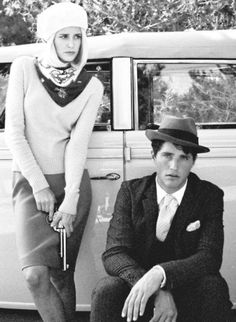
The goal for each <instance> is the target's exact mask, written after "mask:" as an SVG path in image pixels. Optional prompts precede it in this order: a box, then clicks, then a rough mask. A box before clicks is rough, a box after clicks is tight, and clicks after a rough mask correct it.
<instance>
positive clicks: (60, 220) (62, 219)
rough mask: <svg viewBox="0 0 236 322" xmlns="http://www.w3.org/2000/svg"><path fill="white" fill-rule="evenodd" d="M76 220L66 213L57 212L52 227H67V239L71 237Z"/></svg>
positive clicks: (73, 216)
mask: <svg viewBox="0 0 236 322" xmlns="http://www.w3.org/2000/svg"><path fill="white" fill-rule="evenodd" d="M74 220H75V215H70V214H66V213H65V212H61V211H56V212H55V214H54V216H53V220H52V222H51V227H53V228H54V229H56V228H57V227H60V226H61V227H65V230H66V235H67V237H70V236H71V234H72V232H73V222H74Z"/></svg>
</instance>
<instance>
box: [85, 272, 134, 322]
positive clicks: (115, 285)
mask: <svg viewBox="0 0 236 322" xmlns="http://www.w3.org/2000/svg"><path fill="white" fill-rule="evenodd" d="M129 290H130V289H129V287H128V286H127V284H126V283H125V282H124V281H123V280H122V279H121V278H119V277H113V276H107V277H104V278H103V279H101V280H100V281H99V282H98V283H97V285H96V287H95V288H94V290H93V293H92V302H91V314H90V321H91V322H110V321H112V322H120V321H123V319H122V318H121V311H122V307H123V305H124V301H125V299H126V297H127V295H128V293H129Z"/></svg>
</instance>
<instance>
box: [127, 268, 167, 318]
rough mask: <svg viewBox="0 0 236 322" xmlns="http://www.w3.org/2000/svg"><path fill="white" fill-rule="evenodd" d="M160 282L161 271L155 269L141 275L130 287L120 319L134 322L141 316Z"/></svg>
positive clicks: (161, 278)
mask: <svg viewBox="0 0 236 322" xmlns="http://www.w3.org/2000/svg"><path fill="white" fill-rule="evenodd" d="M162 280H163V274H162V271H161V270H159V269H157V268H152V269H150V270H149V271H148V272H147V273H146V274H145V275H143V277H142V278H141V279H140V280H139V281H138V282H137V283H136V284H135V285H134V286H133V287H132V289H131V291H130V293H129V295H128V297H127V299H126V301H125V304H124V307H123V309H122V314H121V315H122V317H127V321H136V320H137V319H138V316H139V315H140V316H142V315H143V314H144V311H145V307H146V304H147V301H148V299H149V298H150V296H152V294H154V293H155V292H156V291H157V290H159V288H160V285H161V282H162Z"/></svg>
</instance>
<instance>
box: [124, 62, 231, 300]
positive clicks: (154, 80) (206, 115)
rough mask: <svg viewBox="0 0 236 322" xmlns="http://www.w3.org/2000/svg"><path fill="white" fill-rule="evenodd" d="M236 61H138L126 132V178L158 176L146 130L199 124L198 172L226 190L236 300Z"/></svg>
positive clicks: (227, 271) (227, 260)
mask: <svg viewBox="0 0 236 322" xmlns="http://www.w3.org/2000/svg"><path fill="white" fill-rule="evenodd" d="M235 63H236V62H235V61H223V60H218V61H210V60H187V59H185V60H183V59H182V60H179V61H178V60H134V62H133V78H134V120H135V125H134V129H135V130H134V131H130V132H126V138H125V146H126V151H127V157H126V159H125V173H126V179H131V178H134V177H140V176H143V175H146V174H149V173H152V172H154V171H155V168H154V164H153V162H152V159H151V146H150V141H149V140H148V139H147V138H146V137H145V129H146V128H147V127H150V128H153V123H155V124H159V122H160V120H161V118H162V116H163V114H177V115H178V114H181V115H187V116H191V117H193V118H194V119H195V121H196V122H197V124H198V127H199V130H198V135H199V137H200V144H202V145H205V146H208V147H209V148H210V150H211V152H210V153H206V154H203V155H199V157H198V159H197V161H196V164H195V166H194V168H193V171H194V172H196V173H197V174H198V175H199V176H200V177H202V178H204V179H206V180H209V181H211V182H213V183H215V184H217V185H218V186H220V187H221V188H222V189H223V191H224V207H225V210H224V225H225V245H224V259H223V265H222V273H223V275H224V277H225V278H226V280H227V282H228V284H229V288H230V295H231V299H232V301H233V302H235V301H236V285H235V282H234V281H235V263H236V253H235V245H236V235H235V233H234V231H235V227H236V217H235V209H236V94H235V93H236V91H235V84H236V79H235V75H236V73H235V70H236V65H235Z"/></svg>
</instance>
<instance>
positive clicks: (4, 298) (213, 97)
mask: <svg viewBox="0 0 236 322" xmlns="http://www.w3.org/2000/svg"><path fill="white" fill-rule="evenodd" d="M43 46H44V45H43V44H30V45H20V46H10V47H1V48H0V112H1V118H0V126H1V130H0V131H1V132H0V239H1V242H0V276H1V278H0V307H2V308H20V309H21V308H22V309H34V308H35V307H34V304H33V301H32V298H31V295H30V293H29V291H28V290H27V288H26V284H25V282H24V280H23V277H22V274H21V271H20V267H19V263H18V259H17V251H16V245H15V231H16V230H17V227H16V225H15V220H14V215H13V211H12V203H11V159H12V156H11V153H10V151H9V150H8V148H7V146H6V144H5V141H4V108H5V96H6V89H7V81H8V75H9V68H10V64H11V62H12V60H13V59H14V58H16V57H17V56H19V55H36V56H37V55H38V54H39V53H40V51H41V50H42V49H43ZM86 68H87V70H88V71H89V72H91V73H93V74H97V77H99V78H100V79H101V80H102V82H103V83H104V86H105V92H104V96H103V102H102V104H101V106H100V109H99V112H98V115H97V120H96V124H95V127H94V131H93V134H92V137H91V140H90V144H89V151H88V158H87V164H88V168H89V172H90V177H91V179H92V189H93V202H92V207H91V213H90V217H89V221H88V224H87V226H86V230H85V234H84V237H83V241H82V245H81V251H80V254H79V257H78V264H77V268H76V277H75V278H76V289H77V310H81V311H88V310H90V296H91V291H92V289H93V287H94V286H95V284H96V282H97V280H98V279H99V278H100V277H102V276H104V275H105V271H104V269H103V266H102V262H101V254H102V252H103V250H104V248H105V240H106V231H107V227H108V224H109V220H110V218H111V215H112V211H113V206H114V201H115V198H116V194H117V191H118V189H119V187H120V184H121V182H122V181H123V180H126V179H131V178H134V177H139V176H143V175H145V174H149V173H152V172H154V171H155V169H154V165H153V163H152V160H151V154H150V151H151V148H150V142H149V141H148V140H147V138H146V137H145V129H146V128H147V127H150V126H151V125H150V124H152V123H156V124H158V123H159V122H160V119H161V117H162V115H163V114H165V113H169V114H176V113H181V114H182V115H188V116H192V117H193V118H194V119H195V120H196V122H197V124H198V127H199V137H200V142H201V144H202V145H205V146H209V147H210V149H211V151H210V153H207V154H203V155H200V156H199V157H198V159H197V161H196V164H195V168H194V171H195V172H196V173H197V174H199V175H200V176H201V177H203V178H205V179H207V180H210V181H212V182H214V183H215V184H217V185H219V186H220V187H221V188H222V189H223V190H224V201H225V206H224V226H225V247H224V258H223V265H222V269H221V270H222V274H223V276H224V277H225V278H226V280H227V282H228V284H229V288H230V296H231V300H232V302H233V303H235V302H236V282H235V275H236V31H235V30H227V31H226V30H225V31H186V32H173V33H168V32H166V33H164V32H163V33H122V34H116V35H106V36H97V37H89V61H88V64H87V66H86Z"/></svg>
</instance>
